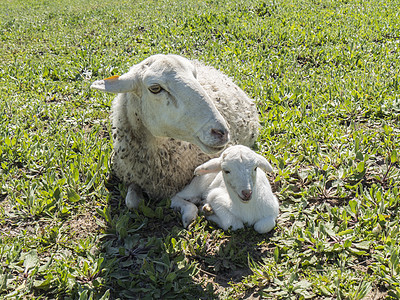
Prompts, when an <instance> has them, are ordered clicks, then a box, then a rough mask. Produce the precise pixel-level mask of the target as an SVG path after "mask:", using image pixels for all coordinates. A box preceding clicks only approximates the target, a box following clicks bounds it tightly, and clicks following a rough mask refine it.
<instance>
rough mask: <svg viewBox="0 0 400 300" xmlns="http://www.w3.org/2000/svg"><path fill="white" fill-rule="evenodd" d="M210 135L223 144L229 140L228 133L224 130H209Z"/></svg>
mask: <svg viewBox="0 0 400 300" xmlns="http://www.w3.org/2000/svg"><path fill="white" fill-rule="evenodd" d="M211 135H212V136H214V137H216V138H217V139H218V140H219V141H220V142H221V143H223V144H225V143H227V142H228V140H229V132H228V131H227V130H225V129H216V128H212V129H211Z"/></svg>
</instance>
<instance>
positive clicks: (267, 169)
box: [256, 154, 273, 173]
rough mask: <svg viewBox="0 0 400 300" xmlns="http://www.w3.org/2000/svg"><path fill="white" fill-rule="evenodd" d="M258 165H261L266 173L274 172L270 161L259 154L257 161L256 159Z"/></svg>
mask: <svg viewBox="0 0 400 300" xmlns="http://www.w3.org/2000/svg"><path fill="white" fill-rule="evenodd" d="M256 165H257V167H259V168H260V169H261V170H263V171H264V172H265V173H267V172H272V171H273V170H272V166H271V164H270V163H269V162H268V160H267V159H266V158H265V157H264V156H261V155H259V154H257V161H256Z"/></svg>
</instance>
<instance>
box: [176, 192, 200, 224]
mask: <svg viewBox="0 0 400 300" xmlns="http://www.w3.org/2000/svg"><path fill="white" fill-rule="evenodd" d="M171 208H174V209H176V210H179V211H180V212H181V215H182V223H183V227H185V228H187V227H188V226H189V225H190V223H192V222H193V221H194V220H195V219H196V218H197V211H198V209H197V206H196V205H194V204H193V203H191V202H189V201H186V200H185V199H183V198H182V197H180V195H179V193H178V194H177V195H175V196H174V197H172V198H171Z"/></svg>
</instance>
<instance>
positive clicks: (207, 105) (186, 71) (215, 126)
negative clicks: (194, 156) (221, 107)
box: [91, 55, 229, 154]
mask: <svg viewBox="0 0 400 300" xmlns="http://www.w3.org/2000/svg"><path fill="white" fill-rule="evenodd" d="M91 88H93V89H98V90H101V91H105V92H112V93H133V94H135V95H136V99H140V101H141V109H142V116H141V119H142V122H143V124H144V125H145V126H146V128H147V129H148V130H149V131H150V133H151V134H152V135H154V136H156V137H171V138H174V139H180V140H184V141H187V142H190V143H193V144H196V145H197V146H199V147H200V149H201V150H202V151H203V152H205V153H209V154H212V153H216V152H219V151H221V150H222V149H223V148H224V147H225V146H226V144H227V143H228V142H229V130H228V127H227V123H226V122H225V120H224V118H223V117H222V116H221V114H220V113H219V112H218V110H217V109H216V107H215V105H214V104H213V102H212V100H211V99H210V97H209V96H208V94H207V93H206V91H205V90H204V89H203V87H202V86H201V85H200V83H199V82H198V81H197V79H196V69H195V67H194V65H193V64H192V63H191V62H190V61H189V60H187V59H185V58H183V57H181V56H177V55H154V56H151V57H149V58H148V59H146V60H144V61H142V62H141V63H139V64H138V65H135V66H133V67H132V68H131V69H130V71H129V72H128V73H126V74H124V75H122V76H120V77H118V76H114V77H111V78H109V79H105V80H99V81H96V82H94V83H93V84H92V85H91Z"/></svg>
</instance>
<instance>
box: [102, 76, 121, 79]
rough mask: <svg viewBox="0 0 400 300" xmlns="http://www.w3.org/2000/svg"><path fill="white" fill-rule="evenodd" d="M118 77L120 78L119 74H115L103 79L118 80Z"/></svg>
mask: <svg viewBox="0 0 400 300" xmlns="http://www.w3.org/2000/svg"><path fill="white" fill-rule="evenodd" d="M118 78H119V76H118V75H114V76H111V77H108V78H106V79H103V80H117V79H118Z"/></svg>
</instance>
